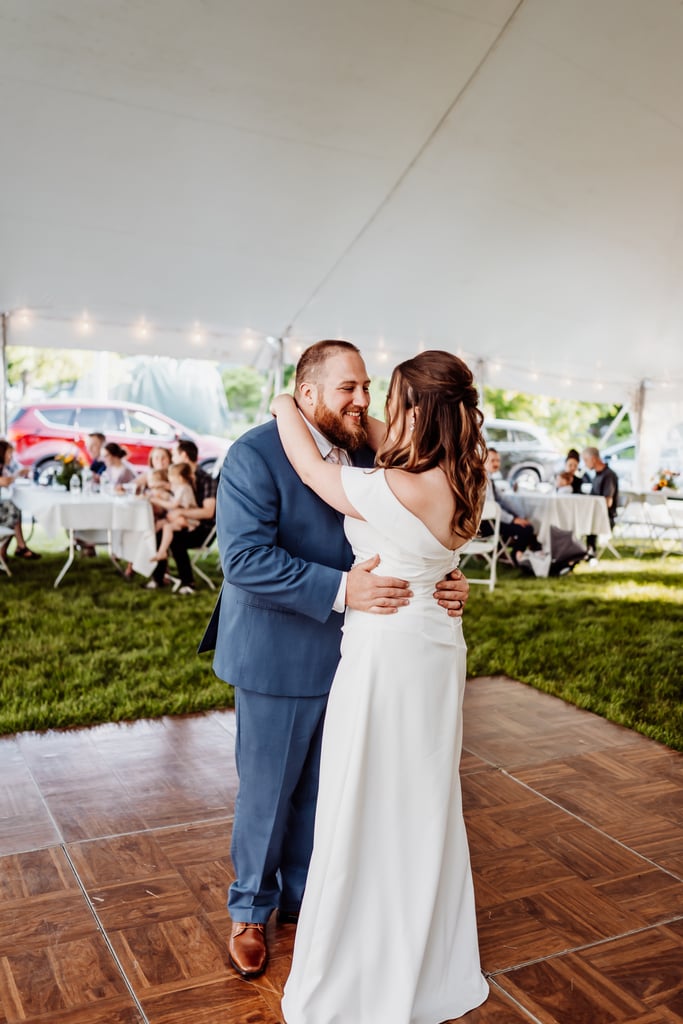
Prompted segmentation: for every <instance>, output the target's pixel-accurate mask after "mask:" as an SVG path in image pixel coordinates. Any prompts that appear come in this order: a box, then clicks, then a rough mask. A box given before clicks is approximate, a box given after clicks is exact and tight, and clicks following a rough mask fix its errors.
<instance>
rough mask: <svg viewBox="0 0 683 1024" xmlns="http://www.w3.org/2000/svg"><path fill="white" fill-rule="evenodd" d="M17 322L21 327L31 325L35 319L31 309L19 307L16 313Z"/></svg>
mask: <svg viewBox="0 0 683 1024" xmlns="http://www.w3.org/2000/svg"><path fill="white" fill-rule="evenodd" d="M15 317H16V320H17V323H18V324H19V326H20V327H30V325H31V323H32V321H33V314H32V313H31V310H30V309H26V308H24V309H18V310H17V312H16V313H15Z"/></svg>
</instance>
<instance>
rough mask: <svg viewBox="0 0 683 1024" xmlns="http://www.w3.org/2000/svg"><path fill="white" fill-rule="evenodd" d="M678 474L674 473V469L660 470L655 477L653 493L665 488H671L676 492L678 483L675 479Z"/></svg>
mask: <svg viewBox="0 0 683 1024" xmlns="http://www.w3.org/2000/svg"><path fill="white" fill-rule="evenodd" d="M677 476H678V473H674V471H673V470H672V469H660V470H659V472H658V473H657V476H656V477H655V482H654V485H653V487H652V490H653V491H663V490H664V488H665V487H669V488H671V490H672V491H675V490H676V481H675V480H674V477H677Z"/></svg>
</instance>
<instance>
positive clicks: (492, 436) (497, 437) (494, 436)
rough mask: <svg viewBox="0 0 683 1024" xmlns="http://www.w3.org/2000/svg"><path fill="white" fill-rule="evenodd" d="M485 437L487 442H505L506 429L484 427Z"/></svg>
mask: <svg viewBox="0 0 683 1024" xmlns="http://www.w3.org/2000/svg"><path fill="white" fill-rule="evenodd" d="M486 437H487V439H488V440H489V441H499V442H500V441H507V439H508V432H507V428H506V427H489V426H487V427H486Z"/></svg>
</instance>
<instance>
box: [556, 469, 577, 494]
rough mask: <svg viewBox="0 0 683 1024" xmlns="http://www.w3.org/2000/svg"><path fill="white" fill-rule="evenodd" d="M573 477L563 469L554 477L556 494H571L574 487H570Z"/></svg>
mask: <svg viewBox="0 0 683 1024" xmlns="http://www.w3.org/2000/svg"><path fill="white" fill-rule="evenodd" d="M573 479H574V477H573V476H572V474H571V473H569V472H567V470H566V469H563V470H562V471H561V472H559V473H558V474H557V476H556V477H555V490H556V491H557V493H558V494H573V493H574V488H573V487H572V480H573Z"/></svg>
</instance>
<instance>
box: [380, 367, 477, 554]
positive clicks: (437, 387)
mask: <svg viewBox="0 0 683 1024" xmlns="http://www.w3.org/2000/svg"><path fill="white" fill-rule="evenodd" d="M394 399H395V401H394ZM478 401H479V396H478V394H477V389H476V388H475V386H474V382H473V377H472V372H471V370H470V368H469V367H468V366H467V365H466V363H463V361H462V359H458V357H457V356H454V355H452V354H451V353H450V352H440V351H429V352H421V353H420V355H417V356H415V357H414V358H413V359H407V360H406V361H405V362H404V363H399V365H398V366H397V367H396V368H395V370H394V372H393V373H392V375H391V381H390V384H389V391H388V397H387V436H386V438H385V440H384V442H383V443H382V445H381V446H380V449H379V451H378V452H377V457H376V459H375V464H376V465H377V466H382V467H384V468H392V467H394V468H397V469H405V470H407V471H408V472H410V473H424V472H425V470H428V469H432V468H433V467H434V466H441V468H442V469H443V471H444V473H445V474H446V478H447V479H448V482H449V484H450V486H451V490H452V491H453V497H454V499H455V511H454V513H453V518H452V519H451V530H452V531H453V533H457V534H458V535H460V536H463V537H467V538H468V539H469V538H470V537H473V536H474V534H475V533H476V532H477V530H478V528H479V519H480V516H481V509H482V505H483V502H484V497H485V494H486V469H485V466H484V462H485V458H486V443H485V441H484V438H483V435H482V432H481V425H482V423H483V420H484V415H483V413H482V412H481V410H480V409H479V407H478ZM390 403H391V408H390ZM416 406H419V410H418V413H417V414H415V412H414V409H415V407H416ZM407 425H408V426H409V428H410V429H409V431H408V430H406V426H407ZM392 438H393V440H392Z"/></svg>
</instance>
